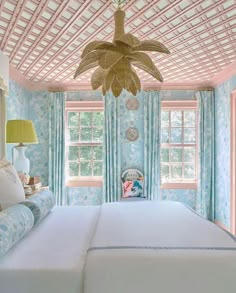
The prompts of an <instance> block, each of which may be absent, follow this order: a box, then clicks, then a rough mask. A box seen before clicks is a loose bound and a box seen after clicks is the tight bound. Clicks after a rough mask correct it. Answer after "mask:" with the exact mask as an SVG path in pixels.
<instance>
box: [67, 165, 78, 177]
mask: <svg viewBox="0 0 236 293" xmlns="http://www.w3.org/2000/svg"><path fill="white" fill-rule="evenodd" d="M78 175H79V164H78V163H75V162H70V163H69V176H78Z"/></svg>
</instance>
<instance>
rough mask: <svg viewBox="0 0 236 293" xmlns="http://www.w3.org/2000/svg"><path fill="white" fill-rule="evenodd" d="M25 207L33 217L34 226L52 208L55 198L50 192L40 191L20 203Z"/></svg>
mask: <svg viewBox="0 0 236 293" xmlns="http://www.w3.org/2000/svg"><path fill="white" fill-rule="evenodd" d="M21 204H23V205H25V206H27V207H28V208H29V209H30V210H31V212H32V213H33V215H34V225H36V224H37V223H39V222H40V221H41V220H42V219H43V218H44V217H45V216H46V215H47V214H48V213H49V212H50V210H51V209H52V208H53V207H54V205H55V197H54V195H53V193H52V192H51V191H50V190H42V191H39V192H38V193H37V194H35V195H32V196H31V197H29V198H28V199H27V200H25V201H23V202H21Z"/></svg>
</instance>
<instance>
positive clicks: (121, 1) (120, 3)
mask: <svg viewBox="0 0 236 293" xmlns="http://www.w3.org/2000/svg"><path fill="white" fill-rule="evenodd" d="M112 2H113V3H114V4H115V6H116V7H117V9H120V8H121V7H122V6H123V5H125V3H126V0H112Z"/></svg>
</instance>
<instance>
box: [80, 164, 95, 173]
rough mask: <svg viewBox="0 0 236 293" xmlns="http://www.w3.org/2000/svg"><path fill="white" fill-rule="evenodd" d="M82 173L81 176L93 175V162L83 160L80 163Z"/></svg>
mask: <svg viewBox="0 0 236 293" xmlns="http://www.w3.org/2000/svg"><path fill="white" fill-rule="evenodd" d="M80 166H81V167H80V168H81V169H80V175H81V176H92V164H91V162H81V165H80Z"/></svg>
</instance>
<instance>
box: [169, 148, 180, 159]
mask: <svg viewBox="0 0 236 293" xmlns="http://www.w3.org/2000/svg"><path fill="white" fill-rule="evenodd" d="M170 154H171V155H170V160H171V162H182V149H180V148H172V149H171V152H170Z"/></svg>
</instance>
